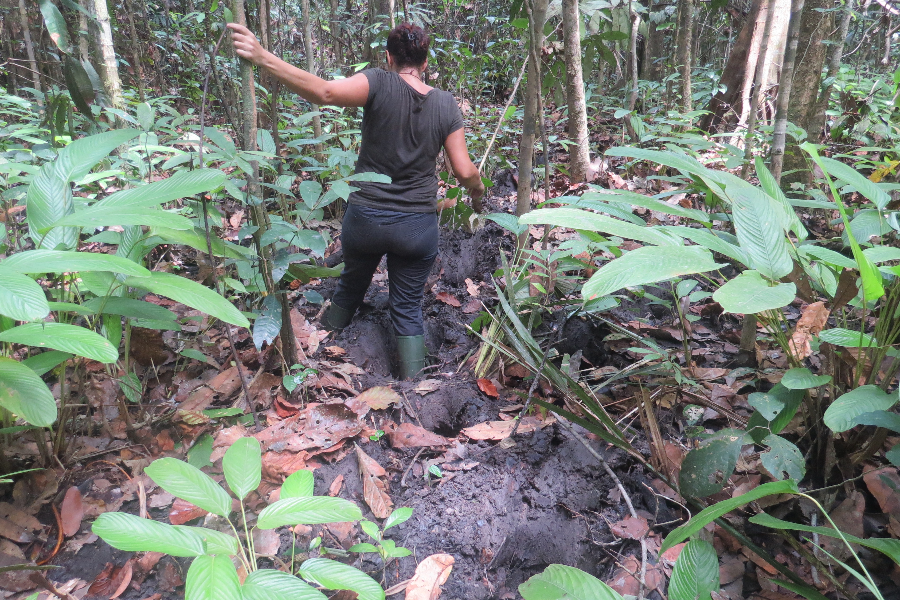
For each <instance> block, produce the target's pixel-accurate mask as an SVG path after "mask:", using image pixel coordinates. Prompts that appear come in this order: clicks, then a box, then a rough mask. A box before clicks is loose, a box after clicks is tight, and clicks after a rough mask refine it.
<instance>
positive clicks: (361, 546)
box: [347, 544, 378, 554]
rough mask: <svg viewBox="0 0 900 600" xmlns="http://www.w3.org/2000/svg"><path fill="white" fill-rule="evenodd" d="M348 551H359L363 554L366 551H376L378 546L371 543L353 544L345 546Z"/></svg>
mask: <svg viewBox="0 0 900 600" xmlns="http://www.w3.org/2000/svg"><path fill="white" fill-rule="evenodd" d="M347 551H348V552H359V553H360V554H364V553H366V552H378V548H376V547H375V546H374V545H372V544H354V545H352V546H350V547H349V548H347Z"/></svg>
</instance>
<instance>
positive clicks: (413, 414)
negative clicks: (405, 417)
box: [400, 390, 424, 429]
mask: <svg viewBox="0 0 900 600" xmlns="http://www.w3.org/2000/svg"><path fill="white" fill-rule="evenodd" d="M400 393H401V394H402V395H403V401H404V402H403V409H404V410H406V412H408V413H409V414H410V416H411V417H412V418H413V419H415V420H416V423H418V424H419V427H422V421H420V420H419V412H418V411H417V410H416V409H415V407H414V406H413V403H412V401H411V400H410V399H409V398H407V397H406V390H401V391H400ZM423 429H424V428H423Z"/></svg>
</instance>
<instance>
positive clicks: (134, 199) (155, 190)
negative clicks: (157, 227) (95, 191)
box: [94, 169, 226, 207]
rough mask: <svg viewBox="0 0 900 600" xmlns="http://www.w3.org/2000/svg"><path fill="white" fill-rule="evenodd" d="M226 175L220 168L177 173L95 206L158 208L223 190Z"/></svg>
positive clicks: (124, 192)
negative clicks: (190, 197) (218, 189)
mask: <svg viewBox="0 0 900 600" xmlns="http://www.w3.org/2000/svg"><path fill="white" fill-rule="evenodd" d="M225 179H226V176H225V173H223V172H222V171H220V170H218V169H195V170H193V171H176V172H175V173H174V174H173V175H172V176H171V177H168V178H166V179H162V180H160V181H154V182H153V183H149V184H147V185H140V186H138V187H135V188H131V189H127V190H122V191H120V192H116V193H115V194H110V195H109V196H107V197H106V198H104V199H103V200H100V201H99V202H97V203H96V204H95V205H94V206H106V207H111V206H119V207H125V206H143V207H151V206H159V205H160V204H163V203H166V202H171V201H173V200H178V199H179V198H185V197H187V196H194V195H196V194H202V193H204V192H208V191H210V190H214V189H217V188H220V187H222V186H223V185H224V184H225Z"/></svg>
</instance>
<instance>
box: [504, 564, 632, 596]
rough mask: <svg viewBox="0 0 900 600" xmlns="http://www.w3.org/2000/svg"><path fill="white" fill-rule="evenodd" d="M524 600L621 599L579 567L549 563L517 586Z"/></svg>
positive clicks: (613, 591)
mask: <svg viewBox="0 0 900 600" xmlns="http://www.w3.org/2000/svg"><path fill="white" fill-rule="evenodd" d="M519 593H520V594H521V595H522V598H524V599H525V600H622V596H620V595H619V594H618V593H617V592H616V591H615V590H613V589H612V588H611V587H609V586H608V585H606V584H605V583H603V582H602V581H600V580H599V579H597V578H596V577H594V576H593V575H590V574H589V573H585V572H584V571H582V570H581V569H576V568H575V567H568V566H566V565H549V566H548V567H547V568H546V569H544V571H543V572H542V573H538V574H537V575H534V576H533V577H531V578H530V579H528V581H526V582H525V583H522V584H521V585H519Z"/></svg>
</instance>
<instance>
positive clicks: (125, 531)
mask: <svg viewBox="0 0 900 600" xmlns="http://www.w3.org/2000/svg"><path fill="white" fill-rule="evenodd" d="M91 531H93V532H94V533H95V534H96V535H98V536H99V537H100V538H102V539H103V541H104V542H106V543H107V544H109V545H110V546H112V547H113V548H118V549H119V550H124V551H125V552H163V553H165V554H170V555H172V556H201V555H202V554H203V553H204V552H205V550H206V549H205V548H204V544H203V539H202V538H200V536H198V535H196V534H195V533H194V532H193V531H189V530H186V529H185V528H180V529H177V528H175V527H173V526H172V525H169V524H167V523H160V522H159V521H153V520H151V519H142V518H140V517H138V516H135V515H129V514H127V513H120V512H108V513H103V514H102V515H100V516H99V517H97V520H96V521H94V524H93V525H92V526H91Z"/></svg>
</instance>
